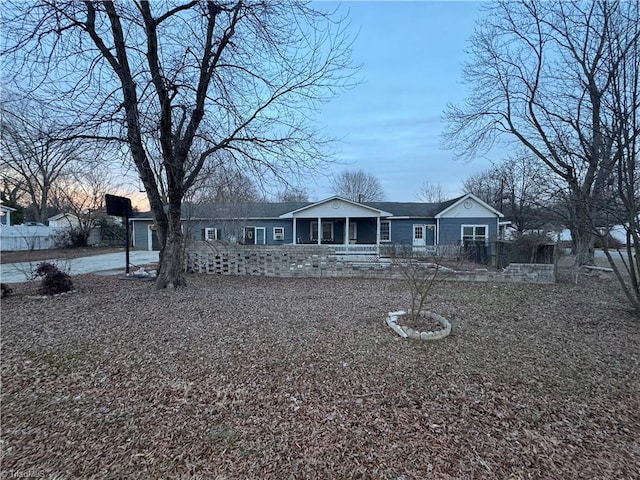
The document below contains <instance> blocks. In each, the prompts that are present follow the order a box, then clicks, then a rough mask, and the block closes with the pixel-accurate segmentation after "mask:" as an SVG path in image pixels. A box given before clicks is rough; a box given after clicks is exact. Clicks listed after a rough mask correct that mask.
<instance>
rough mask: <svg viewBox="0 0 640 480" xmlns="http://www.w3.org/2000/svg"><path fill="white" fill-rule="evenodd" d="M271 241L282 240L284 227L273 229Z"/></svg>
mask: <svg viewBox="0 0 640 480" xmlns="http://www.w3.org/2000/svg"><path fill="white" fill-rule="evenodd" d="M273 239H274V240H276V241H282V240H284V227H273Z"/></svg>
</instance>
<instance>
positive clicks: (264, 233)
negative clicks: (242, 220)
mask: <svg viewBox="0 0 640 480" xmlns="http://www.w3.org/2000/svg"><path fill="white" fill-rule="evenodd" d="M249 228H253V234H254V235H255V236H256V238H255V239H254V241H255V243H254V244H253V245H266V244H267V228H266V227H256V226H254V225H245V226H244V227H242V238H243V239H246V238H247V229H249ZM258 230H260V231H261V232H262V243H258Z"/></svg>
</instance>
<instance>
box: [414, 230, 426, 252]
mask: <svg viewBox="0 0 640 480" xmlns="http://www.w3.org/2000/svg"><path fill="white" fill-rule="evenodd" d="M425 245H426V237H425V226H424V225H414V226H413V246H414V247H424V246H425Z"/></svg>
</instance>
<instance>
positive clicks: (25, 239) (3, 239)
mask: <svg viewBox="0 0 640 480" xmlns="http://www.w3.org/2000/svg"><path fill="white" fill-rule="evenodd" d="M62 230H64V228H63V227H27V226H24V225H16V226H13V227H7V226H4V225H3V226H2V227H0V251H2V252H15V251H20V250H43V249H45V248H54V247H55V246H56V245H55V238H56V236H57V235H58V233H59V232H61V231H62Z"/></svg>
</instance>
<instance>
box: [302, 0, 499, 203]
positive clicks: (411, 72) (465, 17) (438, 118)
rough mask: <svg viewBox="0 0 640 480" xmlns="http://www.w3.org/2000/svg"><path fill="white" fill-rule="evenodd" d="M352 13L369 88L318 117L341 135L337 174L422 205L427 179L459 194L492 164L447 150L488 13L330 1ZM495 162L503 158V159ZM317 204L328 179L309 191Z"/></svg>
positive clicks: (356, 54) (356, 56)
mask: <svg viewBox="0 0 640 480" xmlns="http://www.w3.org/2000/svg"><path fill="white" fill-rule="evenodd" d="M338 5H340V8H341V9H343V10H347V11H349V18H350V20H351V29H352V31H353V32H354V33H357V32H358V31H359V33H358V36H357V38H356V40H355V43H354V45H353V61H354V63H355V64H362V70H361V71H360V74H359V75H360V77H361V78H362V80H363V83H362V84H360V85H359V86H357V87H356V88H355V89H353V90H350V91H347V92H346V93H343V94H342V95H340V96H339V97H338V98H337V99H335V100H333V101H332V102H331V103H329V104H327V105H326V106H325V107H324V108H323V110H322V112H321V114H320V115H319V117H318V120H319V122H320V124H321V125H324V126H325V128H326V132H327V133H328V134H329V135H330V136H334V137H338V138H341V139H342V140H341V142H340V143H339V144H338V145H337V149H338V154H337V156H336V158H335V160H336V161H338V162H340V163H339V164H335V165H334V166H333V173H339V172H341V171H342V170H364V171H366V172H369V173H371V174H373V175H375V176H376V177H377V178H378V179H379V180H380V182H381V183H382V186H383V188H384V190H385V193H386V196H387V200H390V201H416V200H417V195H418V192H419V189H420V186H421V184H422V182H423V181H425V180H426V181H429V182H431V183H438V182H440V183H441V184H442V186H443V187H444V189H445V190H446V191H447V192H448V193H449V194H450V195H451V196H456V195H458V194H460V193H461V187H462V180H464V179H465V178H466V177H467V176H469V175H470V174H472V173H474V172H477V171H480V170H485V169H487V168H489V167H490V166H491V164H490V161H489V160H488V159H486V158H485V159H482V158H478V159H476V160H473V161H471V162H463V161H461V160H456V159H455V157H454V155H453V152H451V151H448V150H445V149H444V148H443V147H442V146H441V134H442V131H443V129H444V126H445V124H444V121H443V120H442V116H443V111H444V110H445V108H446V105H447V103H449V102H451V103H457V104H460V103H462V101H463V100H464V98H465V93H466V87H465V86H464V85H463V84H462V68H463V64H464V62H465V58H466V54H465V49H466V48H467V46H468V40H469V38H470V36H471V35H472V33H473V30H474V26H475V20H476V19H477V18H479V17H480V16H481V12H480V5H481V4H480V3H479V2H453V1H450V2H429V1H422V2H418V1H413V2H397V1H375V2H371V1H363V2H360V1H353V2H342V3H340V4H338V3H334V2H322V4H321V6H322V7H323V8H327V9H328V8H331V7H332V6H338ZM493 160H500V159H499V158H496V159H493ZM308 188H309V190H310V192H309V193H310V197H311V198H312V199H314V200H318V199H321V198H325V197H327V196H329V195H330V194H331V192H330V191H329V187H328V181H327V180H326V179H325V180H320V181H319V182H318V185H317V186H316V187H315V188H313V187H308Z"/></svg>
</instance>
